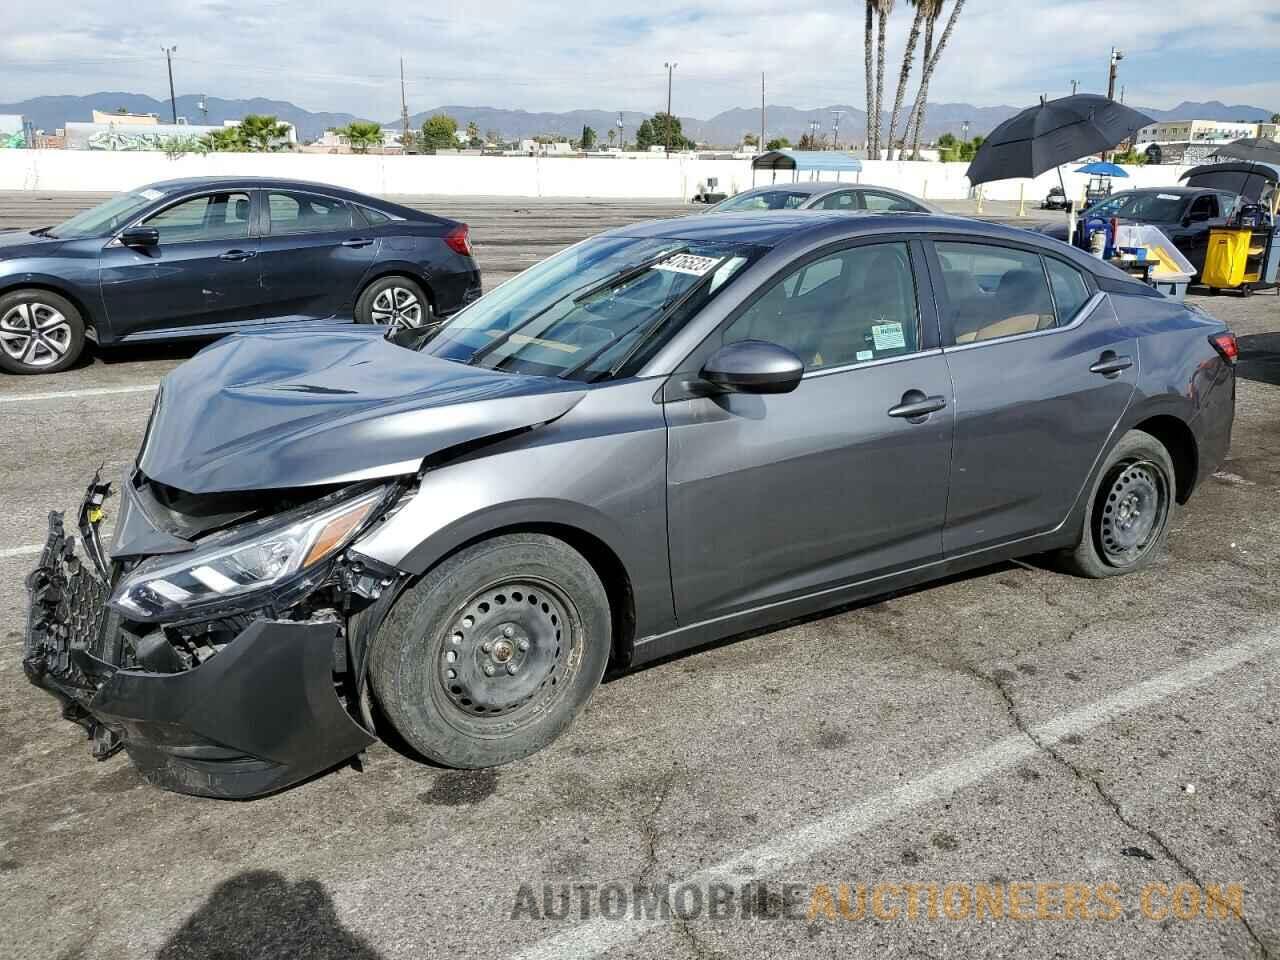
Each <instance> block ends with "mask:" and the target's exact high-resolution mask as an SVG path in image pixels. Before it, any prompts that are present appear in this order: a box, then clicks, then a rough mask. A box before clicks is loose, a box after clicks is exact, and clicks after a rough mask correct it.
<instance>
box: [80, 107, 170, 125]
mask: <svg viewBox="0 0 1280 960" xmlns="http://www.w3.org/2000/svg"><path fill="white" fill-rule="evenodd" d="M90 122H91V123H114V124H124V125H127V126H133V127H154V126H157V125H159V123H160V118H159V117H158V116H156V115H155V114H154V113H108V112H107V111H105V110H95V111H93V120H92V121H90Z"/></svg>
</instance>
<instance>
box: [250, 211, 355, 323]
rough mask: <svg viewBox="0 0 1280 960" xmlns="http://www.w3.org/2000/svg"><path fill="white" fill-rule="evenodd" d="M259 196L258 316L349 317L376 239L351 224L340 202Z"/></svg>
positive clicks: (349, 213) (276, 317)
mask: <svg viewBox="0 0 1280 960" xmlns="http://www.w3.org/2000/svg"><path fill="white" fill-rule="evenodd" d="M262 193H263V198H264V200H265V203H264V211H263V221H264V226H263V231H262V234H263V236H262V245H261V261H262V288H263V316H264V317H270V318H273V319H284V318H293V317H299V318H324V317H333V316H338V317H345V318H350V317H351V316H352V313H353V310H354V308H355V300H356V296H357V295H358V293H359V289H360V281H361V278H362V277H364V275H365V274H366V273H367V272H368V270H369V267H370V266H371V265H372V264H373V261H374V259H375V257H376V256H377V252H378V244H379V240H377V239H376V238H375V237H374V236H373V234H372V232H371V231H370V229H369V228H368V227H367V226H364V221H363V219H360V220H356V221H353V220H352V213H351V207H350V205H349V204H347V202H346V201H345V200H340V199H337V198H333V197H326V196H322V195H320V194H313V193H306V192H304V191H300V190H264V191H263V192H262ZM353 222H354V223H357V224H359V225H358V226H353Z"/></svg>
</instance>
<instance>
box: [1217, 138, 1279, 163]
mask: <svg viewBox="0 0 1280 960" xmlns="http://www.w3.org/2000/svg"><path fill="white" fill-rule="evenodd" d="M1214 156H1216V157H1230V158H1232V159H1235V160H1248V161H1250V162H1251V163H1278V164H1280V142H1277V141H1275V140H1268V139H1266V138H1264V137H1245V138H1244V139H1243V140H1233V141H1232V142H1231V143H1228V144H1227V145H1226V146H1225V147H1219V148H1218V149H1217V151H1216V152H1215V153H1214Z"/></svg>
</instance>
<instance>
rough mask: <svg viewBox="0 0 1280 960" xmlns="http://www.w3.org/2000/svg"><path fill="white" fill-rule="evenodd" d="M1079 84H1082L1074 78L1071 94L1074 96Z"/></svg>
mask: <svg viewBox="0 0 1280 960" xmlns="http://www.w3.org/2000/svg"><path fill="white" fill-rule="evenodd" d="M1079 86H1080V81H1079V80H1072V81H1071V95H1072V96H1073V97H1074V96H1075V95H1076V88H1077V87H1079Z"/></svg>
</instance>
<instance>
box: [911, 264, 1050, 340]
mask: <svg viewBox="0 0 1280 960" xmlns="http://www.w3.org/2000/svg"><path fill="white" fill-rule="evenodd" d="M936 248H937V252H938V259H939V260H940V261H941V263H942V277H943V283H944V284H945V285H946V288H947V299H948V301H949V302H950V305H951V311H952V314H951V317H952V328H953V330H952V332H953V334H954V336H955V341H956V343H972V342H975V341H981V340H999V339H1001V338H1003V337H1015V336H1019V335H1021V334H1024V333H1034V332H1035V331H1037V330H1047V329H1050V328H1052V327H1054V326H1055V325H1056V324H1057V316H1056V314H1055V313H1054V309H1053V298H1052V297H1050V295H1049V283H1048V281H1047V280H1046V279H1045V270H1044V267H1043V266H1042V265H1041V262H1040V257H1039V255H1038V254H1034V253H1029V252H1027V251H1025V250H1015V249H1012V248H1010V247H995V246H988V245H986V244H981V243H939V244H936Z"/></svg>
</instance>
